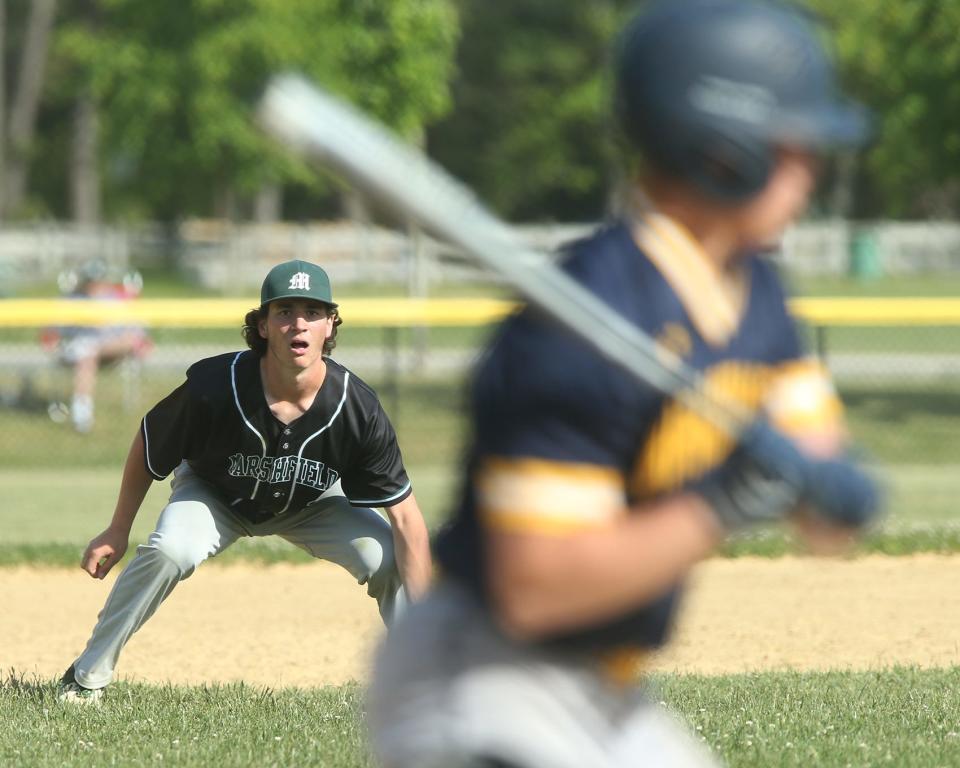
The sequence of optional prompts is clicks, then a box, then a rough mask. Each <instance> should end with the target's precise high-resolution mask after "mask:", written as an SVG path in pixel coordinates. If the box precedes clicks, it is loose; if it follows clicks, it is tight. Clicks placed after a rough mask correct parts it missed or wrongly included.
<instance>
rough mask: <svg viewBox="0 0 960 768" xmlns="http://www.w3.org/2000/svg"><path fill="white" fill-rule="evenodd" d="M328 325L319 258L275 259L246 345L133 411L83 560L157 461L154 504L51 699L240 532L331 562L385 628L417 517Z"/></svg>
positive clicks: (406, 590) (417, 539)
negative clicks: (111, 491)
mask: <svg viewBox="0 0 960 768" xmlns="http://www.w3.org/2000/svg"><path fill="white" fill-rule="evenodd" d="M340 322H341V320H340V317H339V315H338V313H337V304H336V303H334V301H333V297H332V294H331V290H330V281H329V279H328V277H327V274H326V273H325V272H324V271H323V270H322V269H321V268H320V267H318V266H316V265H314V264H310V263H307V262H303V261H290V262H286V263H284V264H280V265H278V266H276V267H274V268H273V269H272V270H271V271H270V273H269V274H268V275H267V277H266V279H265V280H264V282H263V286H262V288H261V293H260V306H259V307H258V308H257V309H254V310H252V311H251V312H249V313H248V314H247V317H246V319H245V324H244V329H243V330H244V337H245V338H246V340H247V344H248V346H249V347H250V349H248V350H246V351H243V352H235V353H230V354H225V355H219V356H217V357H211V358H207V359H205V360H200V361H199V362H197V363H195V364H194V365H192V366H191V367H190V368H189V369H188V371H187V378H186V381H185V382H184V383H183V384H181V385H180V386H179V387H178V388H177V389H175V390H174V391H173V392H171V393H170V394H169V395H168V396H167V397H166V398H164V399H163V400H161V401H160V402H159V403H157V404H156V405H155V406H154V407H153V408H152V409H151V410H150V411H149V412H148V413H147V414H146V416H144V418H143V421H142V422H141V425H140V431H139V432H138V433H137V435H136V437H135V438H134V440H133V445H132V447H131V449H130V453H129V455H128V457H127V461H126V465H125V467H124V472H123V479H122V482H121V486H120V493H119V498H118V501H117V506H116V511H115V512H114V515H113V519H112V521H111V523H110V526H109V527H108V528H107V529H106V530H105V531H104V532H103V533H101V534H100V535H99V536H97V537H96V538H95V539H93V541H91V542H90V544H89V545H88V546H87V549H86V551H85V552H84V555H83V562H82V567H83V569H84V570H85V571H87V573H89V574H90V575H91V576H93V577H94V578H98V579H102V578H103V577H104V576H106V575H107V573H108V572H109V571H110V569H111V568H112V567H113V566H114V565H115V564H116V563H117V562H118V561H119V560H120V558H121V557H122V556H123V554H124V552H125V551H126V548H127V542H128V538H129V534H130V528H131V526H132V524H133V520H134V518H135V516H136V514H137V511H138V510H139V508H140V505H141V504H142V502H143V498H144V496H145V494H146V492H147V489H148V488H149V486H150V484H151V483H152V482H153V480H162V479H163V478H165V477H167V475H169V474H170V473H171V472H172V473H173V483H172V493H171V495H170V500H169V502H168V504H167V505H166V506H165V507H164V509H163V511H162V512H161V513H160V518H159V520H158V522H157V527H156V530H155V531H154V532H153V533H152V534H151V535H150V537H149V538H148V539H147V543H146V544H145V545H143V546H140V547H138V549H137V555H136V557H135V558H134V559H133V560H132V561H131V562H130V564H129V565H128V566H127V567H126V568H125V569H124V571H123V573H122V574H121V575H120V576H119V577H118V578H117V581H116V583H115V585H114V587H113V590H112V591H111V593H110V596H109V597H108V598H107V602H106V605H105V606H104V608H103V611H102V612H101V614H100V617H99V620H98V622H97V624H96V627H95V628H94V630H93V635H92V637H91V638H90V640H89V642H88V643H87V647H86V649H85V650H84V651H83V653H82V654H81V655H80V656H79V657H78V658H77V659H76V661H75V662H74V663H73V664H71V665H70V667H69V669H68V670H67V672H66V673H65V674H64V676H63V679H62V681H61V686H60V698H61V699H62V700H65V701H72V702H83V703H89V702H96V701H97V700H98V699H99V698H100V697H101V695H102V692H103V689H104V687H105V686H106V685H107V684H108V683H109V682H110V681H111V680H112V679H113V674H114V669H115V667H116V664H117V659H118V658H119V655H120V652H121V650H122V649H123V646H124V645H125V644H126V642H127V640H129V639H130V636H131V635H132V634H133V633H134V632H136V631H137V630H138V629H139V628H140V627H141V626H142V625H143V623H144V622H145V621H146V620H147V619H149V618H150V616H152V615H153V613H154V611H155V610H156V609H157V607H159V605H160V603H161V602H162V601H163V600H164V599H165V598H166V597H167V595H169V594H170V592H171V591H172V590H173V588H174V587H175V586H176V585H177V583H178V582H179V581H180V580H182V579H185V578H187V577H189V576H190V575H191V574H192V573H193V571H194V569H195V568H196V567H197V566H198V565H200V563H202V562H203V561H204V560H206V559H207V558H208V557H213V556H214V555H217V554H218V553H220V552H222V551H223V550H224V549H226V548H227V547H229V546H230V545H231V544H233V543H234V542H235V541H236V540H237V539H239V538H240V537H242V536H267V535H270V534H276V535H278V536H281V537H282V538H285V539H286V540H287V541H289V542H291V543H292V544H295V545H297V546H299V547H301V548H302V549H304V550H306V551H307V552H309V553H310V554H312V555H313V556H315V557H319V558H322V559H325V560H330V561H332V562H335V563H338V564H339V565H341V566H343V567H344V568H346V569H347V570H348V571H350V573H351V574H353V576H355V577H356V578H357V581H358V582H359V583H361V584H366V585H367V593H368V594H369V595H370V596H371V597H373V598H375V599H376V600H377V602H378V604H379V607H380V614H381V616H382V617H383V619H384V621H385V622H388V623H389V622H391V621H392V619H393V617H394V615H395V614H396V613H397V612H398V611H399V610H400V609H401V608H402V606H403V605H404V602H405V601H406V600H407V599H412V600H415V599H417V598H418V597H419V596H420V595H422V594H423V593H424V591H425V590H426V588H427V585H428V582H429V580H430V576H431V562H430V551H429V543H428V536H427V531H426V526H425V525H424V521H423V517H422V515H421V513H420V509H419V507H418V506H417V502H416V499H415V498H414V496H413V491H412V489H411V485H410V480H409V479H408V477H407V473H406V471H405V469H404V466H403V460H402V458H401V455H400V448H399V447H398V445H397V438H396V435H395V433H394V430H393V427H392V426H391V424H390V421H389V419H388V418H387V416H386V414H385V413H384V411H383V409H382V408H381V406H380V403H379V401H378V400H377V396H376V393H375V392H374V391H373V390H372V389H371V388H370V387H368V386H367V385H366V384H365V383H364V382H363V381H361V380H360V379H359V378H357V377H356V376H354V375H353V374H352V373H351V372H350V371H349V370H347V369H346V368H344V367H343V366H342V365H340V364H339V363H337V362H336V361H334V360H333V359H331V358H330V357H329V356H328V355H329V353H330V351H331V350H332V349H333V347H334V346H335V344H336V334H337V327H338V326H339V325H340ZM371 507H383V508H384V509H385V510H386V512H387V516H388V517H389V520H390V522H389V523H388V522H387V520H385V519H384V518H383V517H381V516H380V515H379V514H377V513H376V512H375V511H374V510H373V509H371Z"/></svg>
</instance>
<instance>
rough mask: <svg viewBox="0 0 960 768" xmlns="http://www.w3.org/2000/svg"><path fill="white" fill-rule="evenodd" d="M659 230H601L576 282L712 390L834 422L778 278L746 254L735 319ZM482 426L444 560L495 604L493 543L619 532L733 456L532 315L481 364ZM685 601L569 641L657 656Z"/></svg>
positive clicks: (669, 597)
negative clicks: (517, 537)
mask: <svg viewBox="0 0 960 768" xmlns="http://www.w3.org/2000/svg"><path fill="white" fill-rule="evenodd" d="M654 224H655V225H656V227H657V229H656V231H654V230H651V231H650V232H649V233H648V236H647V239H646V241H644V245H645V247H644V248H643V250H641V249H640V248H639V247H638V244H637V242H635V237H634V235H633V233H632V231H631V228H630V227H629V226H626V225H618V226H613V227H610V228H606V229H603V230H600V231H599V232H597V233H596V234H595V235H593V236H592V237H590V238H589V239H587V240H585V241H582V242H580V243H577V244H575V245H574V246H573V247H572V248H571V251H570V253H569V254H568V257H567V259H566V260H565V262H564V268H565V270H566V271H567V272H568V273H569V274H571V276H573V277H574V278H575V279H576V280H577V281H578V282H580V283H581V284H583V285H584V286H585V287H587V288H589V289H590V290H591V291H592V292H594V293H596V294H597V295H598V296H599V297H600V298H601V299H603V301H604V302H605V303H606V304H608V305H609V306H611V307H612V308H613V309H615V310H616V311H617V312H619V313H621V314H622V315H623V316H624V317H625V318H627V319H628V320H630V321H631V322H633V323H635V324H636V325H637V326H638V327H639V328H641V329H643V331H644V332H646V333H647V334H649V335H650V336H651V337H654V338H656V339H657V340H658V341H659V343H661V344H663V345H664V346H667V347H669V348H671V349H672V350H673V351H675V352H676V353H677V354H680V355H681V356H682V357H683V358H684V359H685V361H686V362H687V363H688V364H689V365H690V366H692V367H693V368H695V369H696V370H698V371H700V372H701V373H702V374H703V376H704V378H705V380H706V381H707V382H708V383H709V384H710V385H711V386H712V387H716V388H717V389H719V390H722V391H723V392H724V393H725V394H727V395H729V396H730V397H731V398H732V399H735V400H737V401H739V402H740V403H741V404H742V405H743V406H744V407H746V408H749V409H760V408H763V409H764V410H766V411H767V412H768V413H769V414H770V415H771V418H773V419H774V421H775V423H777V424H778V426H780V427H781V428H784V429H788V428H789V427H790V426H791V425H793V426H796V427H799V426H800V423H801V422H804V421H805V422H806V423H807V424H808V425H809V424H817V423H818V420H822V421H829V420H830V419H833V418H835V417H836V416H837V408H838V407H839V403H838V401H837V400H836V399H835V395H832V390H831V389H830V387H829V380H828V379H827V380H826V381H825V379H824V375H823V372H822V369H821V368H820V366H819V364H818V363H817V362H816V361H814V360H810V359H809V358H807V357H806V356H805V353H804V352H803V350H802V347H801V343H800V338H799V335H798V333H797V330H796V328H795V325H794V322H793V320H792V319H791V317H790V316H789V314H788V312H787V308H786V306H785V300H784V294H783V291H782V288H781V286H780V283H779V280H778V277H777V275H776V274H775V271H774V269H773V268H772V266H771V265H770V264H769V263H768V262H767V261H766V260H765V259H762V258H753V257H746V258H745V261H744V263H743V270H742V273H741V276H742V285H741V286H740V288H741V290H740V291H739V293H738V294H737V296H739V297H740V301H741V303H740V306H739V308H735V305H733V304H732V303H731V306H727V305H726V302H725V297H724V295H723V292H722V291H721V290H720V289H719V288H717V287H716V286H714V285H713V284H712V283H711V281H714V280H716V279H717V277H716V273H715V271H712V268H711V266H710V265H709V263H708V262H707V261H706V258H705V257H704V256H700V255H698V254H697V253H696V251H695V248H694V247H693V245H688V246H687V247H684V243H682V242H680V240H681V233H680V232H679V231H678V228H677V227H676V226H671V225H670V224H669V222H666V221H663V220H656V221H655V222H654ZM655 235H659V236H660V237H661V240H656V239H655ZM667 239H670V244H669V246H668V247H665V246H664V244H663V242H661V241H666V240H667ZM691 243H692V240H691ZM570 311H571V312H572V311H575V309H573V308H571V309H570ZM597 332H598V333H599V332H602V331H597ZM472 422H473V433H474V443H473V447H472V450H471V454H470V455H471V458H470V465H469V476H468V482H467V483H466V484H465V486H464V489H465V493H464V496H463V498H462V500H461V502H460V504H459V506H458V509H457V510H456V513H455V515H454V519H453V521H452V524H451V525H450V526H449V527H448V528H447V529H446V530H444V531H443V532H441V535H440V536H439V538H438V541H437V557H438V560H439V562H440V564H441V566H442V567H443V569H444V571H445V573H446V574H447V575H448V576H449V577H451V578H454V579H456V580H457V581H460V582H462V583H464V584H466V585H468V586H470V587H471V588H472V589H474V590H475V591H476V592H477V593H478V595H479V596H480V597H481V599H483V598H485V592H486V590H485V585H486V578H485V576H484V571H485V569H486V568H487V567H488V566H489V565H490V562H489V560H488V559H487V558H486V556H485V555H484V553H483V541H484V537H483V536H482V535H481V533H482V531H483V530H486V529H497V530H506V531H519V532H525V531H527V532H531V533H534V534H538V535H544V536H551V535H556V536H566V535H575V534H576V532H577V531H588V530H590V528H591V527H597V526H604V525H607V524H609V522H610V521H611V520H614V519H615V518H616V517H617V516H620V515H623V514H626V513H627V509H628V508H630V507H631V506H632V505H635V504H637V503H638V502H642V501H644V500H654V499H656V498H658V497H660V496H662V495H665V494H668V493H671V492H674V491H676V490H678V489H680V488H683V487H684V486H686V485H687V484H689V483H691V482H695V481H697V480H699V479H700V478H702V477H703V476H704V475H705V474H707V473H710V472H712V471H715V470H716V468H717V467H718V466H719V465H720V464H721V463H722V462H723V461H724V460H725V458H726V457H727V456H728V455H729V452H730V449H731V445H730V440H729V438H728V437H727V436H726V435H725V434H724V433H723V432H721V431H720V430H718V429H717V428H716V427H714V426H713V425H711V424H710V423H708V422H706V421H705V420H703V419H702V418H700V417H699V416H698V415H697V414H696V413H693V412H691V411H690V410H689V409H687V408H686V407H685V406H684V405H683V404H682V403H681V402H679V401H677V400H675V399H673V398H671V397H668V396H666V395H664V394H662V393H660V392H657V391H654V390H652V389H650V388H649V387H644V386H642V385H638V384H637V383H636V382H635V381H634V380H633V379H632V377H631V376H630V375H628V374H626V373H625V372H624V371H623V370H622V369H621V368H619V367H618V366H615V365H613V364H611V363H609V362H608V361H606V360H605V359H603V358H602V357H601V356H600V355H599V354H598V353H597V352H596V351H594V350H593V349H592V348H591V347H590V346H589V345H588V344H586V343H585V342H583V341H581V340H579V339H576V338H573V337H572V336H570V335H569V334H567V333H566V332H564V331H563V330H562V329H560V328H559V326H557V325H556V324H555V323H552V322H551V321H550V320H549V319H545V318H543V317H541V316H540V315H539V314H538V312H537V311H536V310H535V309H532V308H528V309H526V310H525V311H523V312H522V313H521V314H520V315H518V316H516V317H514V318H511V319H509V320H508V321H507V322H506V324H505V325H504V327H503V328H502V329H501V332H500V334H499V335H498V337H497V338H496V339H495V341H494V344H493V346H492V347H491V349H490V350H488V352H487V354H486V356H485V358H484V359H483V360H482V361H481V363H480V365H479V367H478V370H477V373H476V376H475V379H474V382H473V388H472ZM678 588H679V585H677V587H675V588H672V589H669V590H667V591H666V592H665V593H664V594H663V595H662V596H661V597H660V598H659V599H656V600H652V601H650V602H649V603H647V604H645V605H638V606H636V607H635V608H634V609H633V610H629V611H626V612H625V613H624V615H622V616H620V617H618V618H616V619H614V620H612V621H610V622H608V623H605V624H602V625H598V626H594V627H584V628H583V631H582V632H575V633H572V634H571V635H569V636H566V637H564V638H557V642H559V643H562V644H564V645H568V646H584V647H587V648H593V649H603V648H613V647H617V648H620V647H623V646H633V647H636V646H639V647H650V646H657V645H659V644H660V643H662V642H663V640H664V639H665V636H666V633H667V630H668V627H669V623H670V618H671V616H672V615H673V612H674V608H675V601H676V598H677V596H678V593H679V591H678Z"/></svg>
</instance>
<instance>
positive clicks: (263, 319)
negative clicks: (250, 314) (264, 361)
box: [257, 310, 269, 339]
mask: <svg viewBox="0 0 960 768" xmlns="http://www.w3.org/2000/svg"><path fill="white" fill-rule="evenodd" d="M268 311H269V310H268ZM257 332H258V333H259V334H260V338H261V339H265V338H267V313H266V312H263V311H261V312H260V319H259V320H257Z"/></svg>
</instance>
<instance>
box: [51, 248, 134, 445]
mask: <svg viewBox="0 0 960 768" xmlns="http://www.w3.org/2000/svg"><path fill="white" fill-rule="evenodd" d="M57 283H58V285H59V287H60V291H61V293H63V294H64V295H66V296H67V297H69V298H75V299H96V300H99V301H126V300H129V299H134V298H136V297H137V296H139V295H140V292H141V290H142V288H143V279H142V278H141V277H140V274H139V273H137V272H134V273H130V274H127V275H126V276H124V278H123V280H122V281H120V282H117V281H113V280H111V279H110V277H109V269H108V267H107V264H106V262H104V261H102V260H99V259H98V260H94V261H89V262H86V263H85V264H83V265H82V266H81V267H80V268H79V269H78V270H76V271H70V272H64V273H61V275H60V276H59V277H58V279H57ZM41 342H42V343H43V345H44V347H46V348H48V349H51V350H52V351H54V352H55V353H56V355H57V356H58V359H59V360H60V362H61V363H63V364H65V365H69V366H72V367H73V392H72V395H71V399H70V405H69V414H70V420H71V422H72V423H73V427H74V429H76V430H77V431H78V432H89V431H90V430H91V429H92V428H93V421H94V393H95V390H96V385H97V374H98V372H99V369H100V367H101V366H103V365H106V364H110V363H116V362H120V361H121V360H125V359H128V358H135V359H139V358H142V357H144V356H145V355H146V354H147V353H148V352H149V351H150V350H151V349H152V347H153V343H152V342H151V341H150V337H149V336H148V335H147V332H146V331H145V330H144V329H143V328H141V327H139V326H119V325H102V326H61V327H56V328H47V329H45V330H44V331H43V333H42V334H41Z"/></svg>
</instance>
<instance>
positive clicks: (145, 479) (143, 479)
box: [110, 430, 153, 533]
mask: <svg viewBox="0 0 960 768" xmlns="http://www.w3.org/2000/svg"><path fill="white" fill-rule="evenodd" d="M152 483H153V477H151V476H150V473H149V472H147V468H146V462H145V460H144V446H143V435H141V434H140V431H139V430H138V431H137V434H136V437H134V438H133V444H132V445H131V446H130V452H129V453H128V454H127V461H126V464H124V467H123V477H122V479H121V480H120V492H119V494H118V495H117V506H116V508H115V509H114V512H113V518H112V519H111V521H110V527H111V528H113V529H115V530H117V531H123V532H125V533H129V532H130V529H131V528H132V527H133V521H134V520H135V519H136V517H137V512H139V510H140V505H141V504H143V499H144V497H145V496H146V495H147V491H148V490H149V489H150V485H151V484H152Z"/></svg>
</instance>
